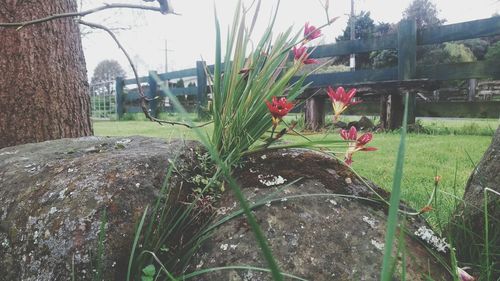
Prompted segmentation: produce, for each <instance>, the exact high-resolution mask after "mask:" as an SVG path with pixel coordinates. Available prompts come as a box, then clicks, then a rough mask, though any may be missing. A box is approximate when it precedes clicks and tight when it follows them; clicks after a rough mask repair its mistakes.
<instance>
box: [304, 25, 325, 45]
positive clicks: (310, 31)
mask: <svg viewBox="0 0 500 281" xmlns="http://www.w3.org/2000/svg"><path fill="white" fill-rule="evenodd" d="M321 35H322V34H321V30H320V29H318V28H316V27H315V26H313V25H309V23H308V22H306V24H305V25H304V38H305V40H306V41H311V40H314V39H316V38H318V37H320V36H321Z"/></svg>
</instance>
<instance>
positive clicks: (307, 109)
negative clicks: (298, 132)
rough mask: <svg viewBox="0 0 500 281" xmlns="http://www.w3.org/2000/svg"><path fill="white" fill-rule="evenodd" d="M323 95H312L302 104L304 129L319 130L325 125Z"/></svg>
mask: <svg viewBox="0 0 500 281" xmlns="http://www.w3.org/2000/svg"><path fill="white" fill-rule="evenodd" d="M325 99H326V98H325V97H324V96H319V95H316V96H312V97H311V98H309V99H307V100H306V104H305V106H304V124H305V129H306V130H311V131H319V130H321V128H323V126H324V125H325Z"/></svg>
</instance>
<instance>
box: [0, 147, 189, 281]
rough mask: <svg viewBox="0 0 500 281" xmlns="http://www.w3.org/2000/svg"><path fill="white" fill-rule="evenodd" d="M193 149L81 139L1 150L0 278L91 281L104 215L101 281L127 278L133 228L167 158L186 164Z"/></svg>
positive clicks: (159, 180)
mask: <svg viewBox="0 0 500 281" xmlns="http://www.w3.org/2000/svg"><path fill="white" fill-rule="evenodd" d="M194 146H196V145H195V144H194V143H193V142H183V141H173V142H167V141H165V140H162V139H155V138H145V137H129V138H101V137H86V138H79V139H62V140H55V141H47V142H42V143H35V144H26V145H20V146H15V147H9V148H4V149H0V280H6V281H7V280H8V281H12V280H37V281H45V280H47V281H48V280H71V277H72V276H73V275H74V276H75V277H76V280H92V277H93V276H94V274H95V272H94V270H95V269H96V268H97V262H96V257H97V252H98V251H97V245H98V242H97V241H98V235H99V234H98V233H99V228H100V226H101V222H102V215H103V211H104V210H106V213H107V220H106V221H107V222H106V228H105V240H104V247H105V248H104V257H103V264H102V266H103V269H104V270H103V272H104V280H125V275H126V272H127V263H128V258H129V255H130V249H131V246H132V239H133V235H134V228H135V224H136V222H137V221H138V220H140V217H141V216H142V214H143V211H144V208H145V207H146V206H147V205H148V204H151V203H153V202H154V201H155V200H156V198H157V196H158V195H159V191H160V188H161V186H162V181H163V179H164V177H165V175H166V172H167V169H168V166H169V165H170V164H169V160H172V161H173V160H176V161H177V162H176V163H178V165H182V164H183V163H184V164H186V165H188V164H189V162H190V161H191V160H192V159H193V149H192V148H193V147H194ZM172 181H173V182H175V181H178V179H177V178H176V177H175V176H174V177H173V178H172ZM172 186H175V184H173V185H172Z"/></svg>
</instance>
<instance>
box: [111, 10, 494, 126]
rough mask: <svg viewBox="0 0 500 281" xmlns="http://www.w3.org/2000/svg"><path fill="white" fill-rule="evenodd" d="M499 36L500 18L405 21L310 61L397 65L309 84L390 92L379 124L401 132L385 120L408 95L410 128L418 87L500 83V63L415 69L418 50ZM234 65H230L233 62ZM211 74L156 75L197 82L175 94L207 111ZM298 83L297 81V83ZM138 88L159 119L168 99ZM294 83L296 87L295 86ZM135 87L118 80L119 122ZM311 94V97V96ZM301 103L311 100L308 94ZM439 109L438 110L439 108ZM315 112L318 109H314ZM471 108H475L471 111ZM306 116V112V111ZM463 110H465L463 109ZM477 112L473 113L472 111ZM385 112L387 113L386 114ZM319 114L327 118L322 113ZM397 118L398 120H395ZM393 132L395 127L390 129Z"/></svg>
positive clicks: (328, 48)
mask: <svg viewBox="0 0 500 281" xmlns="http://www.w3.org/2000/svg"><path fill="white" fill-rule="evenodd" d="M496 35H500V17H492V18H488V19H482V20H475V21H469V22H463V23H457V24H450V25H443V26H436V27H431V28H426V29H420V30H418V29H417V27H416V23H415V21H412V20H409V21H402V22H400V23H399V25H398V29H397V32H396V33H393V34H387V35H384V36H380V37H376V38H371V39H360V40H351V41H342V42H337V43H335V44H327V45H321V46H317V47H316V48H311V57H312V58H325V57H328V58H329V57H333V56H341V55H348V54H351V53H364V52H371V51H378V50H385V49H394V50H397V54H398V65H397V67H389V68H382V69H370V70H359V71H353V72H341V73H321V74H313V75H310V76H309V77H308V78H307V79H306V81H305V83H311V87H313V88H323V87H327V86H348V87H357V86H360V85H366V84H374V83H375V84H378V86H379V87H384V88H385V89H386V92H385V94H386V95H388V96H389V98H387V97H382V100H385V102H386V103H387V109H388V110H390V111H391V112H385V113H384V114H385V116H382V114H381V120H382V121H383V122H386V123H387V124H395V126H396V127H397V126H399V125H400V123H401V120H387V119H388V118H389V119H393V118H396V117H397V116H399V117H400V116H402V115H401V112H402V111H403V110H404V108H403V104H402V100H401V98H400V97H397V96H400V95H401V94H402V93H403V92H409V93H410V101H409V105H410V108H409V112H410V116H409V123H413V122H414V121H415V116H416V114H419V113H421V112H422V111H417V110H416V106H417V103H416V93H415V92H412V89H414V88H415V85H431V86H429V87H436V85H438V84H437V83H435V82H436V81H444V80H460V79H470V78H481V79H500V67H498V65H499V64H500V61H477V62H468V63H453V64H434V65H417V58H416V50H417V47H418V46H423V45H429V44H439V43H443V42H449V41H457V40H465V39H474V38H480V37H486V36H496ZM229 63H231V62H229ZM207 69H208V72H210V73H211V72H213V65H209V66H206V64H205V62H202V61H198V62H196V67H194V68H190V69H184V70H179V71H172V72H168V73H162V74H158V77H159V78H160V79H161V80H162V81H168V80H171V79H179V78H185V77H196V81H197V86H196V87H191V88H184V89H172V92H173V93H174V94H175V95H188V96H196V99H197V103H198V106H199V107H200V106H203V105H205V104H206V102H207V92H208V90H207V89H208V87H207V86H208V84H209V83H208V79H207ZM297 79H298V78H297ZM139 81H140V83H148V84H149V87H148V97H149V98H152V99H153V100H152V101H151V102H149V107H150V110H151V114H152V115H154V116H156V115H157V114H158V112H157V109H158V99H157V97H163V96H164V95H162V94H161V92H160V91H158V87H157V84H156V83H157V81H155V79H152V78H151V75H149V76H145V77H140V78H139ZM292 82H293V81H292ZM131 84H135V79H123V78H120V77H119V78H117V80H116V95H117V98H116V101H117V114H118V117H119V118H120V117H121V116H122V115H123V114H124V113H125V112H136V111H139V110H138V106H137V104H138V103H137V100H138V98H139V96H138V94H137V93H133V91H132V92H131V91H129V92H128V94H127V93H126V92H125V91H124V88H125V86H127V85H131ZM310 92H312V91H308V93H310ZM303 98H309V96H308V95H307V94H305V95H304V96H303ZM311 99H317V100H316V101H315V102H316V103H318V102H319V103H322V104H323V103H324V102H325V98H324V96H323V97H322V96H315V97H312V98H311ZM437 106H439V105H437ZM315 108H318V107H317V106H315ZM471 108H475V106H472V105H471ZM306 110H307V106H306ZM464 110H465V109H464ZM472 110H474V109H472ZM382 112H384V111H382ZM318 114H324V113H321V112H319V113H318ZM395 116H396V117H395ZM388 127H391V126H388Z"/></svg>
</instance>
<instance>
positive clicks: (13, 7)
mask: <svg viewBox="0 0 500 281" xmlns="http://www.w3.org/2000/svg"><path fill="white" fill-rule="evenodd" d="M76 10H77V4H76V1H75V0H58V1H22V0H0V22H14V21H16V22H17V21H24V20H31V19H36V18H40V17H44V16H48V15H50V14H54V13H64V12H73V11H76ZM0 38H2V39H1V44H0V148H2V147H7V146H13V145H17V144H23V143H30V142H40V141H45V140H50V139H59V138H73V137H80V136H88V135H92V133H93V131H92V124H91V121H90V111H89V108H90V99H89V95H88V82H87V75H86V66H85V59H84V56H83V50H82V44H81V39H80V30H79V28H78V24H76V23H75V21H74V19H71V18H66V19H58V20H53V21H49V22H44V23H40V24H36V25H31V26H27V27H24V28H21V29H19V30H16V29H7V28H1V27H0Z"/></svg>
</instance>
